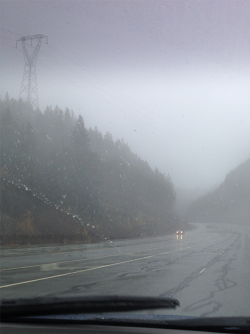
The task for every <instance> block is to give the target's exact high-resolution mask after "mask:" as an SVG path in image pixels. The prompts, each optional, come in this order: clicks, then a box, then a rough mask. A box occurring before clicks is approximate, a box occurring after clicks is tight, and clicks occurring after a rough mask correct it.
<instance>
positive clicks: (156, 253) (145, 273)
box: [0, 224, 250, 316]
mask: <svg viewBox="0 0 250 334" xmlns="http://www.w3.org/2000/svg"><path fill="white" fill-rule="evenodd" d="M249 240H250V233H249V228H247V227H244V226H240V227H238V226H237V227H236V226H230V227H226V226H224V225H220V226H216V225H212V224H210V225H209V224H206V225H203V224H199V225H197V228H196V229H195V230H194V231H190V232H186V234H185V235H184V236H183V237H182V238H181V237H180V236H179V237H178V238H177V236H166V237H158V238H143V239H137V240H129V241H128V240H126V241H115V242H105V243H99V244H92V245H72V246H60V247H58V246H56V247H55V246H54V247H52V246H50V247H30V248H22V249H2V250H1V272H0V273H1V287H0V294H1V297H2V298H18V297H34V296H38V295H39V296H41V295H42V296H54V295H64V296H71V295H80V294H82V295H99V294H101V295H105V294H120V295H127V294H130V295H147V296H149V295H152V296H171V297H174V298H177V299H179V300H180V302H181V307H180V308H178V309H177V310H171V314H185V315H198V316H200V315H202V316H223V315H249V314H250V312H249V310H250V306H249V300H250V289H249V282H250V279H249V277H250V253H249V250H250V241H249ZM164 312H165V313H167V314H169V310H166V311H165V310H160V311H159V312H158V311H156V312H155V313H164Z"/></svg>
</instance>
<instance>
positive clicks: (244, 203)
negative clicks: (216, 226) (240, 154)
mask: <svg viewBox="0 0 250 334" xmlns="http://www.w3.org/2000/svg"><path fill="white" fill-rule="evenodd" d="M188 217H189V219H190V220H191V221H197V222H215V223H234V224H237V223H240V224H250V159H248V160H247V161H245V162H244V163H242V164H241V165H239V166H238V167H237V168H235V169H234V170H232V171H231V172H230V173H228V174H227V176H226V178H225V181H224V182H223V183H222V184H221V185H220V186H219V187H218V188H217V189H216V190H215V191H213V192H210V193H208V194H206V195H205V196H203V197H201V198H199V199H197V200H196V201H195V202H193V203H192V204H191V205H190V207H189V210H188Z"/></svg>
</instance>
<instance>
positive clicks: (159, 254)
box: [0, 238, 220, 289]
mask: <svg viewBox="0 0 250 334" xmlns="http://www.w3.org/2000/svg"><path fill="white" fill-rule="evenodd" d="M219 239H220V238H219ZM214 240H215V239H214ZM214 240H213V241H214ZM208 242H209V241H207V242H205V243H208ZM210 242H211V241H210ZM200 244H204V242H202V243H200ZM196 246H197V245H194V246H189V247H185V248H182V249H181V251H182V250H184V249H189V248H193V247H196ZM179 251H180V249H175V250H172V251H168V252H164V253H158V254H155V255H148V256H143V257H139V258H137V259H133V260H126V261H122V262H115V263H110V264H106V265H102V266H97V267H92V268H88V269H82V270H77V271H73V272H69V273H65V274H60V275H54V276H48V277H42V278H37V279H33V280H29V281H24V282H18V283H12V284H7V285H2V286H0V289H3V288H8V287H11V286H16V285H22V284H27V283H33V282H38V281H44V280H49V279H53V278H58V277H63V276H69V275H75V274H79V273H83V272H86V271H92V270H97V269H102V268H108V267H113V266H117V265H120V264H124V263H130V262H135V261H140V260H145V259H150V258H153V257H155V256H161V255H166V254H169V253H174V252H179Z"/></svg>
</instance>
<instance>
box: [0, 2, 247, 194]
mask: <svg viewBox="0 0 250 334" xmlns="http://www.w3.org/2000/svg"><path fill="white" fill-rule="evenodd" d="M0 19H1V96H4V95H5V93H6V91H7V92H8V93H9V95H10V97H14V98H18V95H19V90H20V84H21V78H22V72H23V66H24V61H23V55H22V50H21V45H20V44H19V45H18V48H17V49H16V40H17V39H18V38H20V37H21V36H26V35H34V34H44V35H47V36H48V41H49V43H48V45H47V44H43V45H42V47H41V50H40V53H39V58H38V62H37V80H38V92H39V104H40V109H41V110H44V108H45V107H46V106H47V105H52V106H53V107H54V106H55V105H58V106H59V107H60V108H62V109H64V108H65V107H68V108H70V109H73V110H74V112H75V113H76V114H79V113H80V114H82V116H83V118H84V120H85V124H86V126H87V127H94V126H97V127H98V129H99V130H100V131H101V132H103V133H105V132H106V131H109V132H111V133H112V134H113V137H114V138H115V139H117V138H124V140H125V142H127V143H128V144H129V146H130V147H131V149H132V150H133V151H135V152H136V153H137V154H138V155H139V156H141V158H142V159H145V160H147V161H148V162H149V163H150V165H151V166H152V167H153V168H154V167H158V168H159V169H160V170H161V171H162V172H164V173H165V174H170V176H171V178H172V180H173V182H174V184H175V185H176V186H178V187H187V188H195V187H211V186H214V185H215V184H217V183H219V182H221V181H222V180H223V179H224V177H225V175H226V173H227V172H229V170H231V169H232V168H234V167H236V166H237V165H238V164H239V163H241V162H242V161H244V160H246V159H247V158H249V156H250V66H249V64H250V2H249V1H240V0H237V1H236V0H234V1H231V0H218V1H206V0H203V1H189V0H186V1H182V0H181V1H178V0H169V1H159V0H154V1H152V0H149V1H119V0H114V1H106V0H100V1H63V0H53V1H23V0H20V1H10V0H4V1H3V0H2V1H1V18H0Z"/></svg>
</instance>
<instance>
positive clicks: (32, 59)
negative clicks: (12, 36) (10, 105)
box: [16, 34, 48, 109]
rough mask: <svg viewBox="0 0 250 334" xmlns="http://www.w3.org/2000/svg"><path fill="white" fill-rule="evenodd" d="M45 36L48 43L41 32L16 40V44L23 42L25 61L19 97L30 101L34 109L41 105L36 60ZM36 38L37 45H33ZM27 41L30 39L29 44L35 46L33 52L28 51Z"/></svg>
mask: <svg viewBox="0 0 250 334" xmlns="http://www.w3.org/2000/svg"><path fill="white" fill-rule="evenodd" d="M43 38H45V39H46V43H48V37H47V36H45V35H41V34H40V35H33V36H24V37H21V38H20V39H18V40H17V41H16V46H17V43H18V42H21V43H22V48H23V55H24V62H25V65H24V71H23V78H22V83H21V88H20V94H19V97H20V98H21V99H23V100H24V101H26V102H28V104H29V105H31V106H32V107H33V108H34V109H36V108H38V107H39V105H38V90H37V80H36V61H37V58H38V53H39V50H40V46H41V43H42V40H43ZM34 40H36V45H35V46H33V41H34ZM27 41H30V44H29V46H32V47H34V50H32V52H29V51H28V48H27V46H28V45H27V44H26V42H27Z"/></svg>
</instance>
